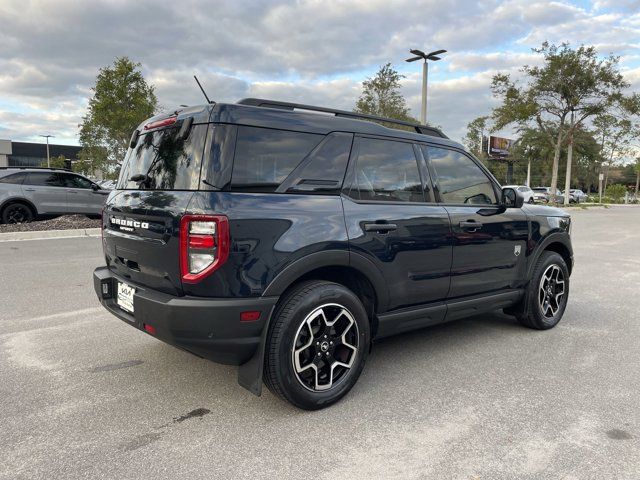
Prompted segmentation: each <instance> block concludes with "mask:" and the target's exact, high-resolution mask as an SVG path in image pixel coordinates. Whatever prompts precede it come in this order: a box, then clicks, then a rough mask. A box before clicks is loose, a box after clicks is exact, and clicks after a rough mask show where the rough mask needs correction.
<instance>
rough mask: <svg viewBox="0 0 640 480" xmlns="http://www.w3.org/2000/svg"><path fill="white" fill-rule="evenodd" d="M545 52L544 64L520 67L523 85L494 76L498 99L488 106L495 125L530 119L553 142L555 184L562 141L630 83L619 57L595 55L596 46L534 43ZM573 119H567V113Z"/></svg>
mask: <svg viewBox="0 0 640 480" xmlns="http://www.w3.org/2000/svg"><path fill="white" fill-rule="evenodd" d="M533 51H534V52H535V53H538V54H540V55H542V56H543V57H544V62H543V65H542V66H540V67H538V66H528V65H525V66H524V67H523V68H522V70H521V71H522V73H523V74H524V85H522V84H520V83H518V82H515V81H513V80H511V78H510V76H509V75H505V74H497V75H495V76H494V77H493V82H492V86H491V88H492V91H493V94H494V96H497V97H500V98H502V104H501V105H500V106H499V107H497V108H496V109H495V110H494V112H493V118H494V121H495V124H496V129H501V128H503V127H505V126H507V125H509V124H512V123H517V124H520V125H528V124H530V123H531V122H534V123H535V124H536V125H537V127H538V128H539V130H540V131H541V132H543V133H544V135H545V137H546V139H547V142H548V143H549V144H550V145H551V146H552V147H553V149H554V155H553V165H552V173H551V189H552V191H555V189H556V187H557V185H558V165H559V161H560V152H561V150H562V147H563V144H565V143H566V142H567V140H569V139H571V138H572V136H573V133H574V131H575V129H576V128H577V127H578V126H579V125H580V124H581V123H582V122H584V121H585V120H586V119H588V118H589V117H592V116H595V115H601V114H604V113H605V112H607V111H608V110H609V109H611V108H612V107H614V106H616V105H622V104H623V101H624V96H623V90H624V89H625V88H627V87H628V86H629V84H628V83H627V82H626V81H625V80H624V78H623V77H622V74H621V73H620V72H619V70H618V57H614V56H609V57H607V58H605V59H599V58H598V52H597V51H596V49H595V47H585V46H581V47H579V48H578V49H576V50H574V49H572V48H570V47H569V45H568V44H566V43H565V44H562V45H560V46H556V45H553V44H549V43H547V42H545V43H543V44H542V46H541V47H540V48H536V49H533ZM572 112H573V113H574V115H575V121H574V122H571V123H569V124H568V120H569V118H570V114H571V113H572Z"/></svg>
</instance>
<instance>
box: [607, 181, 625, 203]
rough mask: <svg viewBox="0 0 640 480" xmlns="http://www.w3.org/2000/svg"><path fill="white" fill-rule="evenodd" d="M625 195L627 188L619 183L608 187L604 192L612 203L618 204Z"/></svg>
mask: <svg viewBox="0 0 640 480" xmlns="http://www.w3.org/2000/svg"><path fill="white" fill-rule="evenodd" d="M625 193H627V187H625V186H624V185H621V184H619V183H616V184H614V185H609V186H608V187H607V190H606V195H607V197H611V198H612V199H613V201H614V203H620V202H621V201H622V199H623V198H624V194H625Z"/></svg>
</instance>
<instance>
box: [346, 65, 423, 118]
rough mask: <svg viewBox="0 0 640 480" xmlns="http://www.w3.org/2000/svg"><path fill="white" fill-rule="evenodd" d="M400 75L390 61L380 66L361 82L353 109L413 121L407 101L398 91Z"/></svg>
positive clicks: (401, 76)
mask: <svg viewBox="0 0 640 480" xmlns="http://www.w3.org/2000/svg"><path fill="white" fill-rule="evenodd" d="M403 78H404V75H400V74H399V73H398V72H397V71H396V70H395V69H394V68H393V67H392V66H391V64H390V63H387V64H385V65H383V66H381V67H380V70H378V73H376V74H375V76H373V77H371V78H368V79H367V80H365V81H364V82H362V94H361V95H360V98H358V101H357V102H356V107H355V109H354V111H356V112H358V113H365V114H367V115H377V116H379V117H387V118H394V119H397V120H405V121H410V122H415V121H416V119H415V118H413V117H412V116H411V114H410V113H409V107H408V106H407V102H406V100H405V99H404V97H403V96H402V94H401V93H400V88H401V85H400V80H401V79H403Z"/></svg>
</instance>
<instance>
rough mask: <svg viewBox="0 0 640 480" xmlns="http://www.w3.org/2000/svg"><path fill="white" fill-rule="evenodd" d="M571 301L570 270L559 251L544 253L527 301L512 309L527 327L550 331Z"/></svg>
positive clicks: (526, 293)
mask: <svg viewBox="0 0 640 480" xmlns="http://www.w3.org/2000/svg"><path fill="white" fill-rule="evenodd" d="M568 298H569V269H568V268H567V264H566V262H565V261H564V258H562V256H560V255H559V254H558V253H556V252H551V251H545V252H542V255H540V258H539V259H538V261H537V262H536V266H535V268H534V269H533V275H532V276H531V280H530V282H529V285H528V286H527V289H526V291H525V295H524V298H523V299H522V300H521V302H520V304H519V305H517V306H516V307H515V308H512V309H511V310H510V312H511V313H513V314H515V316H516V318H517V319H518V321H519V322H520V323H521V324H522V325H524V326H525V327H529V328H533V329H536V330H547V329H549V328H553V327H555V326H556V325H557V324H558V322H559V321H560V320H561V319H562V315H563V314H564V311H565V308H566V307H567V300H568Z"/></svg>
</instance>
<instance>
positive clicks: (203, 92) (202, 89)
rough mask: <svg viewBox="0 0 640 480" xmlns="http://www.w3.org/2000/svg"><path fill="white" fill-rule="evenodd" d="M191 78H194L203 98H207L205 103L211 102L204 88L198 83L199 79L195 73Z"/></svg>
mask: <svg viewBox="0 0 640 480" xmlns="http://www.w3.org/2000/svg"><path fill="white" fill-rule="evenodd" d="M193 78H195V79H196V83H197V84H198V86H199V87H200V91H201V92H202V94H203V95H204V98H206V99H207V103H213V102H212V101H211V100H209V97H208V96H207V92H205V91H204V88H202V85H200V80H198V77H196V76H195V75H194V76H193Z"/></svg>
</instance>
